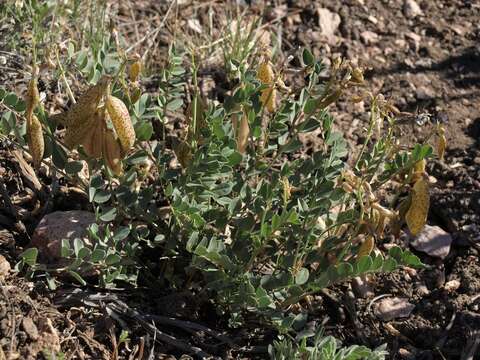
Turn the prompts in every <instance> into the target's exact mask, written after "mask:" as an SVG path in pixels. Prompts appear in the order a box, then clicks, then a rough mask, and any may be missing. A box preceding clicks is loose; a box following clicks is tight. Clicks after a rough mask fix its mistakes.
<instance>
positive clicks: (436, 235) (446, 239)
mask: <svg viewBox="0 0 480 360" xmlns="http://www.w3.org/2000/svg"><path fill="white" fill-rule="evenodd" d="M452 241H453V239H452V236H451V235H450V234H449V233H447V232H446V231H445V230H443V229H442V228H441V227H439V226H431V225H425V227H424V228H423V230H422V231H421V232H420V234H418V235H417V236H416V237H415V238H414V240H413V241H412V243H411V245H412V246H413V247H414V248H415V249H416V250H418V251H421V252H424V253H426V254H428V255H429V256H433V257H438V258H440V259H445V258H446V257H447V256H448V253H449V252H450V246H451V244H452Z"/></svg>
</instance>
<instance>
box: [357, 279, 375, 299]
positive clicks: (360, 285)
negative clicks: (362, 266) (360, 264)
mask: <svg viewBox="0 0 480 360" xmlns="http://www.w3.org/2000/svg"><path fill="white" fill-rule="evenodd" d="M352 288H353V291H354V292H355V295H357V297H360V298H368V297H371V296H373V295H374V293H373V291H372V287H371V286H370V284H369V283H368V280H367V279H366V278H365V276H357V277H354V278H353V280H352Z"/></svg>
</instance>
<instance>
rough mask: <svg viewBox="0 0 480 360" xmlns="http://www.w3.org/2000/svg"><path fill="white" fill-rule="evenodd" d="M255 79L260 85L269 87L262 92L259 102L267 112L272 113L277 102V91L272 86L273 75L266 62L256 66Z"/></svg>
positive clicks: (270, 67)
mask: <svg viewBox="0 0 480 360" xmlns="http://www.w3.org/2000/svg"><path fill="white" fill-rule="evenodd" d="M257 78H258V80H260V81H261V82H262V84H265V85H269V86H268V87H267V88H265V89H263V90H262V92H261V95H260V101H261V103H262V104H263V106H265V107H266V109H267V110H268V111H269V112H274V111H275V105H276V102H277V90H276V88H275V85H274V80H275V74H274V72H273V69H272V66H271V65H270V63H269V62H268V61H264V62H262V63H261V64H260V65H259V66H258V70H257Z"/></svg>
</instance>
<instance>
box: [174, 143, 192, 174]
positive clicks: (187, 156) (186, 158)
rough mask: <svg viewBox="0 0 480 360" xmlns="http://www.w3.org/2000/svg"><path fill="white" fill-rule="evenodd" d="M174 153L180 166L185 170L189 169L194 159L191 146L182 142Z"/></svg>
mask: <svg viewBox="0 0 480 360" xmlns="http://www.w3.org/2000/svg"><path fill="white" fill-rule="evenodd" d="M174 152H175V155H176V156H177V159H178V162H179V163H180V165H182V167H183V168H187V167H188V166H189V165H190V163H191V161H192V157H193V154H192V148H191V147H190V145H188V143H187V142H185V141H181V142H179V143H178V144H177V145H176V146H175V148H174Z"/></svg>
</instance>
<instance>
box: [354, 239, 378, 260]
mask: <svg viewBox="0 0 480 360" xmlns="http://www.w3.org/2000/svg"><path fill="white" fill-rule="evenodd" d="M374 247H375V239H374V238H373V236H372V235H368V236H367V238H366V239H365V241H364V242H363V243H362V245H360V248H359V249H358V257H359V258H360V257H362V256H365V255H370V253H371V252H372V251H373V248H374Z"/></svg>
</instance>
